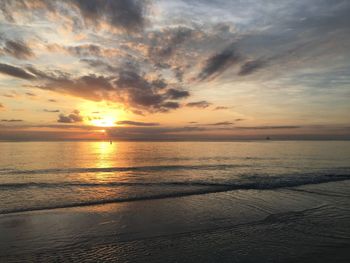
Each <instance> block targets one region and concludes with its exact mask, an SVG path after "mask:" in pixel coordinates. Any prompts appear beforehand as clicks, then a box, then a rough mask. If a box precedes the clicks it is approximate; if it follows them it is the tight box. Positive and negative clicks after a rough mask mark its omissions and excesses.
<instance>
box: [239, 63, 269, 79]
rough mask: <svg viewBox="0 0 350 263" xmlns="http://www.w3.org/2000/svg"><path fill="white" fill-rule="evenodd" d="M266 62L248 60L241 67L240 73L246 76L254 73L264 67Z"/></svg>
mask: <svg viewBox="0 0 350 263" xmlns="http://www.w3.org/2000/svg"><path fill="white" fill-rule="evenodd" d="M265 64H266V61H263V60H251V61H247V62H245V63H244V64H243V65H242V66H241V69H240V71H239V72H238V75H240V76H246V75H249V74H252V73H254V72H255V71H257V70H259V69H260V68H262V67H264V66H265Z"/></svg>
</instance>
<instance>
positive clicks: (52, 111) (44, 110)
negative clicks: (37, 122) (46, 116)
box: [43, 109, 60, 113]
mask: <svg viewBox="0 0 350 263" xmlns="http://www.w3.org/2000/svg"><path fill="white" fill-rule="evenodd" d="M43 112H51V113H55V112H60V110H48V109H43Z"/></svg>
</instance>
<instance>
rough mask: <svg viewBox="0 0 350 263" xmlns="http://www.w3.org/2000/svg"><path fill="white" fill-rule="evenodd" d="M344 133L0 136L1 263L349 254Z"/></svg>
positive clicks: (349, 161)
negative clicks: (130, 138) (312, 136)
mask: <svg viewBox="0 0 350 263" xmlns="http://www.w3.org/2000/svg"><path fill="white" fill-rule="evenodd" d="M349 179H350V141H274V140H266V141H235V142H118V141H113V142H109V141H94V142H89V141H88V142H87V141H76V142H72V141H65V142H0V262H64V261H67V262H350V180H349Z"/></svg>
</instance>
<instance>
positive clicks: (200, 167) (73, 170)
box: [3, 164, 249, 174]
mask: <svg viewBox="0 0 350 263" xmlns="http://www.w3.org/2000/svg"><path fill="white" fill-rule="evenodd" d="M236 167H249V165H241V164H217V165H157V166H130V167H101V168H95V167H91V168H64V169H61V168H55V169H37V170H5V171H4V172H3V173H6V174H52V173H98V172H129V171H142V172H143V171H144V172H154V171H163V170H225V169H231V168H236Z"/></svg>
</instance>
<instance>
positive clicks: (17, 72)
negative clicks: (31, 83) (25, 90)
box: [0, 63, 35, 80]
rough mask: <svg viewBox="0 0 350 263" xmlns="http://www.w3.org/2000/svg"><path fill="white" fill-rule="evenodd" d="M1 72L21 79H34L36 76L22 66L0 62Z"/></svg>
mask: <svg viewBox="0 0 350 263" xmlns="http://www.w3.org/2000/svg"><path fill="white" fill-rule="evenodd" d="M0 73H2V74H6V75H9V76H12V77H16V78H21V79H28V80H29V79H34V78H35V76H33V75H32V74H29V73H28V72H27V71H25V70H24V69H22V68H18V67H15V66H11V65H8V64H3V63H0Z"/></svg>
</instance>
